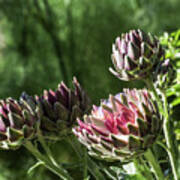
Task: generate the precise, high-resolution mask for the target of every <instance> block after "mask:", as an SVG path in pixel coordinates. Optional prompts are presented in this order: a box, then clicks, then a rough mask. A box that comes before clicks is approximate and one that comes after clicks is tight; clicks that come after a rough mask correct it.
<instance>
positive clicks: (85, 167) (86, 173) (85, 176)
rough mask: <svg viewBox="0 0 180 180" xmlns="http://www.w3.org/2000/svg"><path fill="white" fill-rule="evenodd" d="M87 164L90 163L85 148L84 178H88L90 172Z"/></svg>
mask: <svg viewBox="0 0 180 180" xmlns="http://www.w3.org/2000/svg"><path fill="white" fill-rule="evenodd" d="M87 164H88V163H87V150H86V149H84V179H86V178H87V176H88V172H87V170H88V168H87Z"/></svg>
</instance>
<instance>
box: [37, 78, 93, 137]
mask: <svg viewBox="0 0 180 180" xmlns="http://www.w3.org/2000/svg"><path fill="white" fill-rule="evenodd" d="M73 85H74V90H71V89H69V88H67V87H66V85H65V84H64V83H63V82H62V83H61V84H59V86H58V88H57V90H56V91H52V90H49V91H47V90H45V91H44V94H43V95H42V96H41V97H38V96H36V102H37V104H38V106H39V118H40V120H41V129H42V131H43V132H44V133H50V134H51V133H53V132H54V133H60V134H61V135H62V134H64V133H65V134H66V133H67V132H68V130H69V128H72V126H73V125H74V124H75V122H76V118H77V117H79V118H81V117H82V116H83V115H84V114H85V113H87V112H88V110H89V109H90V99H89V98H88V96H87V95H86V93H85V92H84V90H83V89H82V88H81V86H80V84H79V83H78V81H77V80H76V78H74V79H73Z"/></svg>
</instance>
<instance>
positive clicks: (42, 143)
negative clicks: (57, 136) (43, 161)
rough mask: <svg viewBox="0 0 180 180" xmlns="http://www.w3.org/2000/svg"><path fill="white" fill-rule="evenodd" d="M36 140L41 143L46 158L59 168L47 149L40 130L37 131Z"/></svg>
mask: <svg viewBox="0 0 180 180" xmlns="http://www.w3.org/2000/svg"><path fill="white" fill-rule="evenodd" d="M38 140H39V142H40V143H41V145H42V147H43V149H44V151H45V152H46V154H47V156H48V158H49V159H50V161H51V162H52V163H53V164H54V165H55V166H57V167H59V165H58V163H57V162H56V160H55V159H54V157H53V155H52V152H51V150H50V148H49V146H48V145H47V144H46V142H45V140H44V137H43V136H42V133H41V130H40V129H38Z"/></svg>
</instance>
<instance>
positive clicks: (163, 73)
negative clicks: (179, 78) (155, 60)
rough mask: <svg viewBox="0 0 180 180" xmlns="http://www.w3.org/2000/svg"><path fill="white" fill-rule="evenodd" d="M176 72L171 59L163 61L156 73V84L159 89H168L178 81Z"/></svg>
mask: <svg viewBox="0 0 180 180" xmlns="http://www.w3.org/2000/svg"><path fill="white" fill-rule="evenodd" d="M176 75H177V73H176V70H175V69H174V66H173V64H172V61H171V60H170V59H166V60H164V61H161V62H160V63H159V65H158V66H157V69H156V71H155V73H154V83H155V86H156V87H157V88H159V89H167V88H168V87H170V86H171V85H172V84H173V82H174V80H175V79H176Z"/></svg>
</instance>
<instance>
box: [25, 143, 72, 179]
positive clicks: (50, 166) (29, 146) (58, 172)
mask: <svg viewBox="0 0 180 180" xmlns="http://www.w3.org/2000/svg"><path fill="white" fill-rule="evenodd" d="M24 146H25V147H26V148H27V149H28V151H30V152H31V153H32V154H33V155H34V156H35V157H36V158H37V159H38V160H39V161H40V162H43V163H44V166H45V167H46V168H47V169H49V170H50V171H52V172H53V173H55V174H56V175H57V176H59V177H60V178H61V179H63V180H73V179H72V178H71V176H70V175H69V174H68V173H67V172H66V170H64V169H63V168H61V167H57V166H55V165H54V164H53V163H51V161H49V159H47V158H46V157H45V156H43V155H42V154H41V153H40V152H39V151H38V150H37V149H36V148H35V147H34V146H33V145H32V143H31V142H26V144H25V145H24Z"/></svg>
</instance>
